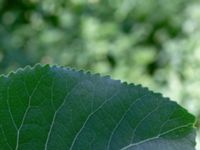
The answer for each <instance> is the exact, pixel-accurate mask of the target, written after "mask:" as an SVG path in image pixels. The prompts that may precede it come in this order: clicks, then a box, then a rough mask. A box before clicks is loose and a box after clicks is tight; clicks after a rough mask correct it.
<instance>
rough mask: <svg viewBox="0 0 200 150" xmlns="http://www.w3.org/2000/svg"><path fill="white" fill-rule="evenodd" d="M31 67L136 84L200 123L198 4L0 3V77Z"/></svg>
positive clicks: (180, 0)
mask: <svg viewBox="0 0 200 150" xmlns="http://www.w3.org/2000/svg"><path fill="white" fill-rule="evenodd" d="M35 63H42V64H46V63H49V64H58V65H63V66H70V67H74V68H77V69H86V70H89V71H91V72H93V73H96V72H99V73H101V74H103V75H111V76H112V77H113V78H114V79H121V80H123V81H127V82H134V83H136V84H143V85H144V86H148V87H150V89H152V90H155V91H157V92H162V93H163V94H164V95H165V96H168V97H170V98H171V99H173V100H176V101H177V102H178V103H179V104H181V105H182V106H184V107H186V108H187V109H188V110H189V111H190V112H192V113H194V114H195V115H196V116H198V117H200V1H199V0H190V1H188V0H175V1H171V0H148V1H147V0H56V1H55V0H42V1H40V0H0V73H8V72H9V71H11V70H15V69H16V68H18V67H24V66H26V65H34V64H35ZM199 141H200V140H199ZM198 150H200V147H198Z"/></svg>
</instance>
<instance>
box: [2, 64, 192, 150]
mask: <svg viewBox="0 0 200 150" xmlns="http://www.w3.org/2000/svg"><path fill="white" fill-rule="evenodd" d="M194 122H195V117H194V116H193V115H191V114H190V113H188V112H187V111H186V110H185V109H184V108H182V107H181V106H179V105H178V104H177V103H175V102H173V101H170V100H169V99H168V98H164V97H163V96H162V95H161V94H158V93H154V92H152V91H150V90H148V89H147V88H144V87H142V86H140V85H134V84H127V83H122V82H120V81H118V80H112V79H110V77H108V76H106V77H101V76H100V75H98V74H94V75H92V74H90V73H85V72H83V71H76V70H73V69H70V68H64V67H59V66H49V65H45V66H41V65H36V66H34V67H33V68H31V67H26V68H24V69H19V70H17V71H16V72H13V73H10V74H9V75H7V76H3V75H2V76H1V77H0V150H9V149H10V150H120V149H121V150H194V149H195V131H194V128H193V126H194Z"/></svg>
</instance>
